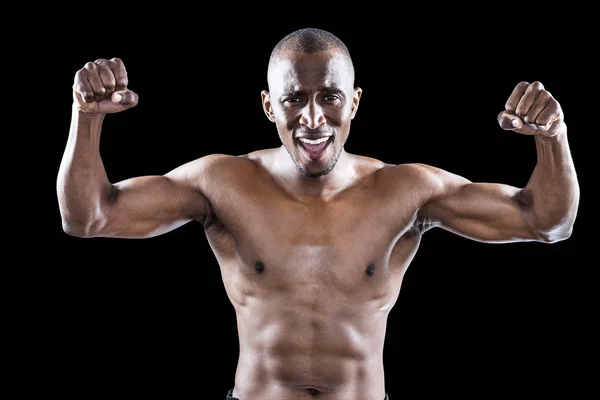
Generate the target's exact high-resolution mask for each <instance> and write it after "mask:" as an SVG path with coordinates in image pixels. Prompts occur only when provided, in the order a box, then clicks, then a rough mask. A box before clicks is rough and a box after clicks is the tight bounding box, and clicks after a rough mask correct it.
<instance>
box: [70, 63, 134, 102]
mask: <svg viewBox="0 0 600 400" xmlns="http://www.w3.org/2000/svg"><path fill="white" fill-rule="evenodd" d="M128 83H129V81H128V79H127V71H126V70H125V65H124V64H123V61H121V59H119V58H111V59H110V60H105V59H98V60H96V61H94V62H88V63H86V64H85V66H84V67H83V68H81V69H80V70H79V71H77V73H76V74H75V82H74V84H73V100H74V101H75V105H76V106H77V108H78V109H79V110H80V111H82V112H85V113H94V114H98V113H105V114H108V113H117V112H119V111H123V110H126V109H128V108H132V107H135V106H136V105H137V103H138V95H137V93H135V92H133V91H131V90H129V89H128V88H127V85H128Z"/></svg>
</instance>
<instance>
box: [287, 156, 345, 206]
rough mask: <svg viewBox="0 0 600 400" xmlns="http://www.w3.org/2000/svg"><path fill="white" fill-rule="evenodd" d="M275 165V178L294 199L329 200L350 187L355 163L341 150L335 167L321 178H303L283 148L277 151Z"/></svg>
mask: <svg viewBox="0 0 600 400" xmlns="http://www.w3.org/2000/svg"><path fill="white" fill-rule="evenodd" d="M277 164H278V165H277V178H278V179H279V180H282V181H283V182H282V183H283V184H284V185H285V188H286V190H288V191H289V192H290V193H291V194H292V195H293V196H294V197H296V198H306V197H312V198H319V199H322V200H325V201H326V200H330V199H331V198H333V197H334V196H335V195H336V194H337V193H339V192H340V191H342V190H343V189H345V188H347V187H348V186H350V185H351V184H352V182H353V181H354V178H355V176H356V168H355V163H354V161H353V159H352V156H351V155H349V154H348V153H346V151H345V150H342V152H341V154H340V156H339V158H338V160H337V163H336V165H335V167H334V168H333V169H332V170H331V171H330V172H329V173H327V174H325V175H321V176H316V177H309V176H305V175H304V174H303V173H302V172H301V171H300V170H299V169H298V167H297V166H296V164H294V161H293V160H292V159H291V157H290V155H289V154H288V153H287V151H286V150H285V148H284V147H283V146H282V147H281V148H280V149H279V152H278V155H277Z"/></svg>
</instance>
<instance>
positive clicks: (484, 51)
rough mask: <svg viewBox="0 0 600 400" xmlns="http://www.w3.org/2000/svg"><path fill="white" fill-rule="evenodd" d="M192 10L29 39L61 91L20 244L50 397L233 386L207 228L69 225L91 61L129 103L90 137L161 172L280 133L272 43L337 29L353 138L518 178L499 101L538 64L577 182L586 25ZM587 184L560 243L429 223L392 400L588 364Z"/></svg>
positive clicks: (534, 76)
mask: <svg viewBox="0 0 600 400" xmlns="http://www.w3.org/2000/svg"><path fill="white" fill-rule="evenodd" d="M155 11H160V10H155ZM187 12H189V11H186V10H182V11H181V13H175V14H174V15H166V14H165V15H161V13H160V12H156V15H154V14H153V15H152V17H149V16H144V14H143V12H142V11H138V12H137V13H132V14H129V15H128V16H127V17H123V18H116V20H114V21H113V20H107V21H106V22H97V23H93V22H91V21H88V20H86V19H85V18H79V19H75V20H68V19H66V20H65V21H64V22H63V21H62V20H61V21H59V20H56V21H57V22H56V24H55V25H53V24H48V25H41V26H39V27H40V28H43V29H40V32H43V33H42V34H41V35H40V36H39V37H38V44H42V46H40V47H38V48H37V55H39V58H40V59H43V60H44V61H43V62H42V63H41V64H43V65H46V66H47V68H48V70H47V71H49V72H44V73H45V74H46V73H48V75H49V76H51V77H52V82H53V84H52V85H51V86H52V88H51V89H50V90H51V92H52V98H53V99H54V100H53V101H52V102H51V103H49V104H50V106H51V110H52V111H51V116H50V117H49V118H51V119H50V121H51V123H50V129H49V130H48V132H45V133H44V134H43V138H41V139H38V140H40V142H41V143H43V146H40V147H42V150H43V153H44V155H45V158H44V160H45V161H44V165H42V166H40V169H41V170H42V172H44V173H45V174H46V178H45V179H44V180H43V181H41V182H40V183H39V185H40V187H41V188H42V190H43V193H44V196H46V195H47V196H48V199H47V200H45V201H44V203H43V206H44V211H43V212H42V215H43V216H47V217H49V218H48V220H47V222H45V223H44V228H48V230H49V232H48V233H47V234H44V235H45V236H43V237H41V238H40V236H41V235H39V234H34V235H33V236H35V238H36V239H40V242H42V243H43V246H47V247H45V248H44V249H43V250H39V247H36V248H31V252H32V253H33V254H29V255H28V256H29V257H32V258H33V257H41V262H39V264H36V265H44V268H42V269H40V270H39V271H36V274H35V276H30V277H29V282H31V284H32V285H34V284H35V287H36V290H35V291H33V292H34V294H33V296H32V297H31V298H30V300H29V304H31V305H32V307H31V309H30V311H29V315H31V318H30V319H32V320H33V321H29V322H33V326H34V328H33V329H32V330H31V331H29V334H31V335H32V339H31V349H35V350H34V353H35V354H36V359H37V360H38V362H37V364H36V365H37V367H35V368H34V369H35V370H36V371H37V372H40V374H41V375H40V376H42V377H46V378H48V379H47V381H46V383H44V388H43V390H44V391H45V392H46V393H49V394H50V393H52V394H61V395H62V396H63V397H68V398H90V397H95V396H98V395H100V397H104V398H113V397H115V398H116V397H118V398H129V397H131V398H146V397H150V396H153V397H155V398H165V399H167V398H168V399H184V398H185V399H188V398H189V399H191V398H198V399H204V398H206V399H213V398H215V399H220V398H224V395H225V392H226V391H227V390H228V389H230V388H231V387H233V379H234V373H235V367H236V362H237V352H238V347H237V344H238V343H237V331H236V324H235V314H234V312H233V308H232V307H231V305H230V304H229V302H228V300H227V298H226V295H225V292H224V289H223V285H222V283H221V277H220V272H219V268H218V265H217V262H216V260H215V258H214V257H213V255H212V253H211V250H210V248H209V246H208V244H207V241H206V239H205V237H204V234H203V230H202V227H201V226H200V225H199V224H189V225H186V226H183V227H181V228H179V229H178V230H176V231H173V232H171V233H169V234H166V235H164V236H160V237H156V238H152V239H146V240H117V239H80V238H74V237H70V236H68V235H66V234H65V233H64V232H63V231H62V228H61V221H60V215H59V212H58V205H57V202H56V191H55V182H56V173H57V171H58V166H59V163H60V159H61V157H62V151H63V149H64V145H65V142H66V139H67V134H68V128H69V122H70V105H71V85H72V81H73V75H74V74H75V72H76V71H77V69H79V68H81V67H82V66H83V64H84V63H85V62H87V61H93V60H95V59H97V58H111V57H115V56H117V57H120V58H122V59H123V61H124V62H125V65H126V67H127V69H128V72H129V78H130V88H131V89H132V90H135V91H137V92H138V93H139V95H140V103H139V105H138V106H137V107H136V108H134V109H132V110H128V111H127V112H124V113H121V114H117V115H111V116H108V117H107V118H106V121H105V124H104V130H103V136H102V142H101V153H102V157H103V160H104V163H105V166H106V169H107V172H108V176H109V178H110V179H111V180H112V181H118V180H121V179H125V178H128V177H131V176H136V175H143V174H162V173H165V172H167V171H169V170H170V169H172V168H174V167H176V166H178V165H180V164H182V163H184V162H187V161H189V160H192V159H194V158H196V157H199V156H202V155H205V154H209V153H213V152H220V153H229V154H243V153H247V152H250V151H253V150H256V149H259V148H264V147H274V146H278V145H279V142H278V137H277V135H276V132H275V130H274V126H273V125H272V124H271V123H269V122H268V121H267V119H266V118H265V116H264V114H263V112H262V109H261V104H260V91H261V90H262V89H265V88H266V66H267V61H268V56H269V53H270V51H271V48H272V46H274V45H275V43H276V42H277V41H278V40H279V39H280V38H281V37H282V36H283V35H285V34H286V33H288V32H290V31H291V30H294V29H296V28H299V27H303V26H316V27H320V28H324V29H328V30H330V31H332V32H333V33H335V34H337V35H339V37H340V38H341V39H342V40H344V41H345V42H346V44H347V45H348V47H349V49H350V51H351V54H352V55H353V58H354V63H355V67H356V71H357V74H356V85H357V86H360V87H362V88H363V91H364V92H363V97H362V100H361V104H360V107H359V111H358V114H357V117H356V118H355V120H354V122H353V126H352V133H351V135H350V138H349V141H348V143H347V150H348V151H350V152H353V153H362V154H365V155H369V156H372V157H376V158H379V159H381V160H383V161H386V162H390V163H401V162H424V163H429V164H433V165H436V166H439V167H442V168H445V169H447V170H450V171H452V172H456V173H459V174H462V175H464V176H465V177H467V178H469V179H471V180H473V181H495V182H504V183H508V184H513V185H517V186H522V185H525V184H526V182H527V180H528V178H529V175H530V173H531V171H532V169H533V167H534V166H535V145H534V141H533V139H532V138H530V137H524V136H520V135H518V134H514V133H510V132H504V131H502V130H501V129H500V128H499V127H498V125H497V122H496V115H497V114H498V112H499V111H500V110H501V109H502V107H503V105H504V102H505V101H506V99H507V97H508V95H509V94H510V92H511V90H512V89H513V87H514V85H515V84H516V83H517V82H519V81H520V80H527V81H533V80H540V81H542V82H543V83H544V85H545V86H546V88H547V89H548V90H550V91H551V92H552V94H553V95H554V96H555V97H556V98H557V99H558V100H559V101H560V102H561V104H562V106H563V108H564V110H565V114H566V121H567V123H568V126H569V137H570V142H571V147H572V151H573V153H574V158H575V161H576V164H577V165H578V167H579V168H578V170H579V174H580V179H581V180H582V182H583V180H584V179H585V175H586V172H587V171H586V170H585V169H584V168H583V165H584V164H585V163H587V162H589V161H587V159H586V158H585V157H586V156H585V155H584V150H585V148H584V146H586V143H588V142H587V141H586V140H585V139H584V138H583V136H584V135H585V134H586V132H585V131H586V129H587V128H586V123H587V115H584V113H583V111H582V109H583V107H582V106H583V104H582V98H581V95H582V93H584V92H586V91H587V89H585V87H586V86H585V85H586V80H587V79H588V78H587V76H586V75H585V72H584V67H585V68H587V59H588V56H589V49H587V48H586V47H585V45H584V44H585V43H584V41H586V40H587V36H585V32H579V31H577V32H575V31H573V30H571V31H570V33H571V36H568V35H566V34H563V35H562V36H561V33H559V32H557V30H558V28H557V27H556V26H550V27H547V29H548V30H549V31H550V32H551V33H552V34H550V33H546V34H538V35H537V36H536V38H535V39H533V38H532V36H531V35H529V34H527V33H526V32H524V31H528V30H529V29H531V27H529V28H528V26H529V25H527V24H526V23H525V21H523V20H520V21H513V22H512V23H508V22H497V23H496V22H494V23H492V22H491V20H489V19H488V17H484V18H473V19H471V18H467V17H464V18H463V19H459V20H457V19H449V18H448V19H446V18H444V17H441V16H440V17H439V18H437V19H435V18H426V17H420V18H415V17H414V15H413V14H410V15H407V16H404V17H402V18H400V17H398V18H392V17H390V18H389V20H388V19H381V20H380V19H378V18H373V19H372V20H369V21H368V22H366V21H364V20H359V21H352V20H351V19H347V17H345V19H331V18H326V17H324V18H307V19H303V18H300V17H298V18H291V17H287V18H283V19H280V20H278V22H274V21H273V19H272V18H266V19H261V18H260V17H257V18H256V19H254V18H252V19H251V18H248V19H247V20H246V21H245V22H241V23H240V22H234V21H232V20H229V19H228V18H225V17H223V15H219V17H216V16H215V18H214V20H213V18H212V17H211V15H212V14H211V15H209V16H203V17H196V16H192V15H191V14H186V13H187ZM358 14H360V13H358ZM382 15H384V14H382ZM161 18H163V19H161ZM361 21H362V22H361ZM411 24H414V25H411ZM540 24H541V22H539V21H538V22H536V23H534V24H533V26H536V27H539V26H540ZM577 28H582V27H581V26H577ZM540 31H542V32H546V31H545V30H543V29H541V28H540V29H539V30H538V32H540ZM574 33H576V34H577V35H574ZM579 35H581V36H579ZM40 61H41V60H40ZM574 71H575V73H574ZM588 157H589V156H588ZM582 192H583V196H582V197H583V200H582V208H581V213H580V217H579V219H578V221H577V224H576V226H575V230H574V234H573V236H572V237H571V238H570V239H569V240H568V241H565V242H561V243H557V244H553V245H546V244H538V243H522V244H510V245H488V244H481V243H477V242H472V241H468V240H466V239H464V238H461V237H458V236H455V235H452V234H450V233H448V232H445V231H442V230H433V231H430V232H428V233H427V234H426V235H425V236H424V239H423V242H422V245H421V248H420V251H419V253H418V254H417V256H416V257H415V260H414V261H413V264H412V265H411V267H410V268H409V270H408V272H407V274H406V278H405V281H404V285H403V288H402V291H401V295H400V298H399V300H398V303H397V304H396V306H395V308H394V309H393V310H392V312H391V315H390V318H389V323H388V332H387V340H386V347H385V354H384V362H385V367H386V380H387V382H386V384H387V391H388V392H389V393H390V395H391V397H392V399H396V398H405V399H422V398H433V397H434V395H441V394H446V395H459V396H462V397H464V398H466V397H472V398H478V399H482V398H491V397H493V396H494V395H506V396H509V395H510V394H512V393H515V392H519V393H520V394H523V395H524V396H526V397H532V398H536V397H535V395H536V394H537V395H540V394H541V393H550V394H552V393H554V394H557V393H566V392H567V391H573V390H576V389H577V388H578V387H580V384H582V383H585V382H586V381H587V380H588V379H589V376H588V375H587V372H586V370H585V369H581V368H578V363H579V360H580V357H582V356H583V357H585V355H586V354H587V353H586V352H587V351H589V350H588V349H587V348H586V345H585V344H584V343H585V342H584V341H583V339H582V337H580V335H585V334H586V332H587V329H588V322H589V320H588V318H587V317H586V316H585V315H584V313H583V311H582V310H583V309H584V308H585V307H586V306H588V304H587V303H588V302H589V301H590V300H589V296H590V292H589V291H588V290H587V289H586V284H587V283H586V275H587V274H588V263H589V261H587V260H585V258H581V254H582V251H583V247H584V245H583V244H584V241H585V240H586V239H585V236H586V235H585V234H584V232H585V231H586V229H585V228H584V224H586V221H585V219H584V218H585V214H584V211H583V210H584V207H585V198H586V197H585V188H583V189H582ZM38 193H39V192H38ZM48 238H51V239H50V240H49V239H48ZM403 396H404V397H403ZM266 400H268V399H266Z"/></svg>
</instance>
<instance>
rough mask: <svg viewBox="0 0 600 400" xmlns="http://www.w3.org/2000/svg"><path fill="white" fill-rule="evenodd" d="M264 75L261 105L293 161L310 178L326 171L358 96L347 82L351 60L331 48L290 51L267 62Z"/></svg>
mask: <svg viewBox="0 0 600 400" xmlns="http://www.w3.org/2000/svg"><path fill="white" fill-rule="evenodd" d="M268 80H269V90H270V91H269V92H266V91H263V106H264V109H265V112H266V113H267V116H269V119H271V120H272V121H273V122H275V124H276V126H277V131H278V133H279V137H280V139H281V142H282V143H283V146H284V147H285V149H286V150H287V152H288V153H289V155H290V157H291V158H292V160H293V161H294V163H295V164H296V166H297V167H298V168H299V169H300V171H301V172H302V173H303V174H304V175H305V176H309V177H315V176H321V175H324V174H326V173H328V172H329V171H331V170H332V169H333V167H334V166H335V164H336V162H337V159H338V157H339V156H340V153H341V152H342V150H343V147H344V144H345V142H346V140H347V138H348V134H349V132H350V122H351V120H352V119H353V118H354V115H355V113H356V109H357V108H358V102H359V100H360V95H361V89H359V88H357V89H354V88H353V87H352V85H353V83H354V74H353V71H352V69H351V65H350V61H349V60H347V59H346V58H344V57H343V55H342V54H341V53H340V52H338V51H335V50H333V51H323V52H318V53H312V54H306V53H295V52H290V53H288V54H287V56H286V57H284V58H281V59H279V60H278V61H276V62H275V64H274V65H272V67H271V68H270V71H269V76H268Z"/></svg>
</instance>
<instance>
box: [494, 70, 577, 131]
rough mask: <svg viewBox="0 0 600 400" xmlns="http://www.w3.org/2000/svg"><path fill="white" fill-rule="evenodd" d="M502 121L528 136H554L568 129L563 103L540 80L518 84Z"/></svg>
mask: <svg viewBox="0 0 600 400" xmlns="http://www.w3.org/2000/svg"><path fill="white" fill-rule="evenodd" d="M498 123H499V124H500V126H501V127H502V129H506V130H511V131H515V132H518V133H522V134H524V135H540V136H546V137H552V136H556V135H558V134H559V133H561V132H563V131H565V130H566V125H565V123H564V115H563V111H562V109H561V107H560V104H559V103H558V101H556V99H555V98H554V97H552V95H551V94H550V92H548V91H547V90H545V89H544V85H542V84H541V83H540V82H538V81H535V82H533V83H528V82H519V84H517V86H516V87H515V88H514V89H513V92H512V94H511V95H510V97H509V98H508V100H507V101H506V105H505V110H504V111H502V112H501V113H500V114H498Z"/></svg>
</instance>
